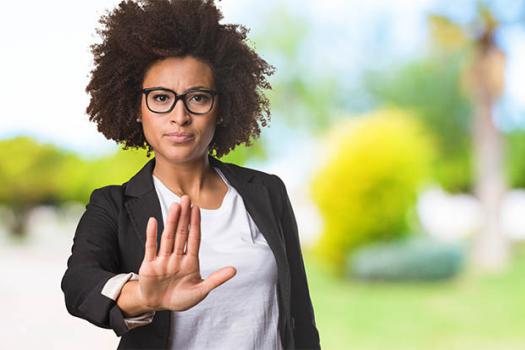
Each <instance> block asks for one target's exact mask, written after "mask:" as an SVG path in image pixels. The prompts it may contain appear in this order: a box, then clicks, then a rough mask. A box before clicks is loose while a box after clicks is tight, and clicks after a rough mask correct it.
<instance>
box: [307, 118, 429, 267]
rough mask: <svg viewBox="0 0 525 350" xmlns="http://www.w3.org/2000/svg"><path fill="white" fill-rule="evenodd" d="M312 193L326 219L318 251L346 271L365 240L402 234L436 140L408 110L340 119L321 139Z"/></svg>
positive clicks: (321, 255)
mask: <svg viewBox="0 0 525 350" xmlns="http://www.w3.org/2000/svg"><path fill="white" fill-rule="evenodd" d="M321 147H322V149H323V154H324V155H325V156H324V157H323V160H321V162H320V166H319V168H318V171H317V172H316V174H314V177H313V180H312V186H311V194H312V197H313V199H314V201H315V202H316V204H317V205H318V208H319V210H320V213H321V216H322V218H323V221H324V229H323V232H322V234H321V236H320V239H319V241H318V242H317V245H316V247H315V249H314V250H315V253H317V254H318V255H320V257H321V258H322V259H323V260H324V261H326V262H328V263H330V265H332V267H334V268H335V270H336V271H338V272H340V273H342V272H343V269H344V264H345V259H346V256H347V255H348V254H349V253H350V252H351V251H352V250H354V249H355V248H357V247H358V246H361V245H363V244H365V243H369V242H374V241H379V240H388V239H393V238H399V237H401V236H404V235H406V234H407V232H410V231H409V227H408V226H409V225H408V223H409V217H410V213H412V212H413V211H412V210H413V207H414V204H415V200H416V195H417V193H418V191H419V190H420V189H421V187H422V186H424V185H425V184H426V182H427V181H428V180H429V179H430V174H431V167H432V166H433V162H434V161H433V159H434V157H435V156H434V155H435V141H434V139H433V138H432V137H431V136H430V133H428V132H427V131H425V129H424V126H423V125H422V124H421V123H420V122H419V121H418V120H417V119H415V118H414V117H412V116H411V114H410V113H409V112H407V111H401V110H383V111H378V112H375V113H372V114H369V115H363V116H356V117H353V118H349V119H347V120H344V121H338V122H337V123H336V125H334V127H333V130H332V131H330V132H329V133H328V134H327V135H326V140H325V141H324V142H323V144H322V146H321Z"/></svg>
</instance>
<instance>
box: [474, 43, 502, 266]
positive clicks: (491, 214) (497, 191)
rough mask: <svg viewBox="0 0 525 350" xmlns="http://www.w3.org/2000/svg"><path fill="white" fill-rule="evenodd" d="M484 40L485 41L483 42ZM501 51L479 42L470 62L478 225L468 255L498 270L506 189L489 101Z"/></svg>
mask: <svg viewBox="0 0 525 350" xmlns="http://www.w3.org/2000/svg"><path fill="white" fill-rule="evenodd" d="M485 44H486V43H485ZM503 62H504V56H503V53H502V52H501V51H500V50H499V49H498V48H497V47H496V46H495V45H494V43H493V42H492V41H490V42H489V45H486V46H483V43H482V44H481V45H480V49H479V51H478V55H477V58H476V60H475V62H474V66H473V72H472V73H473V74H474V77H473V78H474V82H475V86H474V89H473V92H474V95H473V97H474V104H475V105H474V119H473V142H474V144H473V146H474V160H475V162H474V164H475V175H474V176H475V178H474V187H475V189H474V191H475V195H476V196H477V197H478V199H479V200H480V204H481V210H482V213H481V214H482V215H481V217H482V220H483V222H482V226H481V228H480V231H479V232H478V235H477V236H476V237H475V240H474V246H473V251H472V259H473V262H474V264H475V266H476V267H477V268H480V269H481V270H483V271H488V272H500V271H502V270H503V269H504V268H505V266H506V265H507V263H508V260H509V242H508V239H507V238H506V237H505V235H504V234H503V232H502V231H501V225H500V218H501V215H500V214H501V203H502V199H503V196H504V194H505V193H506V190H507V189H506V181H505V174H504V164H503V159H504V158H503V140H502V136H501V134H500V133H499V131H498V130H497V128H496V126H495V125H494V122H493V118H492V117H493V113H492V110H493V104H494V101H495V99H496V98H497V96H498V95H499V93H500V92H501V88H502V81H503V68H504V64H503Z"/></svg>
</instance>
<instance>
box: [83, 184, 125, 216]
mask: <svg viewBox="0 0 525 350" xmlns="http://www.w3.org/2000/svg"><path fill="white" fill-rule="evenodd" d="M124 185H125V184H123V185H108V186H103V187H99V188H96V189H94V190H93V191H92V192H91V195H90V197H89V202H88V204H87V205H86V208H88V207H89V206H95V207H99V208H101V209H104V210H106V211H109V212H111V213H113V214H117V213H118V212H120V209H121V208H122V206H123V197H124V196H123V193H124Z"/></svg>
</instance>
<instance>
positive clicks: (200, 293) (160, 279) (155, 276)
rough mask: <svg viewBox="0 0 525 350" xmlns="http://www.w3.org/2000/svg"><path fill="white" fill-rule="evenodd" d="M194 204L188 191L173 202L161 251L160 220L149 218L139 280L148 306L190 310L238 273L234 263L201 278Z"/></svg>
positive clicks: (197, 222)
mask: <svg viewBox="0 0 525 350" xmlns="http://www.w3.org/2000/svg"><path fill="white" fill-rule="evenodd" d="M190 204H191V203H190V198H189V196H187V195H184V196H182V198H181V202H180V205H179V204H178V203H173V204H172V205H171V206H170V208H169V210H168V214H167V218H166V227H165V228H164V231H163V233H162V237H161V242H160V249H159V251H158V254H157V220H156V219H155V218H153V217H150V218H149V221H148V225H147V228H146V247H145V254H144V260H143V261H142V265H141V266H140V270H139V281H138V284H139V288H138V289H139V294H140V299H141V303H142V304H143V305H144V306H145V307H146V308H148V309H151V310H156V311H159V310H172V311H184V310H187V309H189V308H191V307H192V306H194V305H196V304H198V303H199V302H201V301H202V300H203V299H204V298H205V297H206V296H207V295H208V293H209V292H210V291H211V290H213V289H214V288H216V287H218V286H220V285H221V284H223V283H224V282H226V281H227V280H229V279H230V278H232V277H233V276H235V274H236V273H237V270H236V269H235V268H234V267H232V266H230V267H224V268H221V269H219V270H217V271H215V272H213V273H212V274H210V275H209V276H208V277H207V278H206V279H202V278H201V274H200V267H199V247H200V240H201V230H200V209H199V207H197V206H196V205H194V206H193V207H190ZM188 224H190V227H189V229H188ZM185 244H186V251H184V246H185Z"/></svg>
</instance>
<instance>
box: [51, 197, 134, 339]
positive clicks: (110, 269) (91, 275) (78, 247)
mask: <svg viewBox="0 0 525 350" xmlns="http://www.w3.org/2000/svg"><path fill="white" fill-rule="evenodd" d="M112 203H114V201H112V199H111V194H110V191H109V187H103V188H99V189H96V190H94V191H93V192H92V193H91V197H90V199H89V203H88V204H87V205H86V211H85V212H84V213H83V215H82V217H81V218H80V221H79V223H78V225H77V228H76V231H75V236H74V238H73V246H72V248H71V255H70V257H69V259H68V261H67V269H66V271H65V273H64V276H63V277H62V282H61V288H62V291H63V293H64V297H65V303H66V308H67V310H68V312H69V313H70V314H71V315H73V316H76V317H80V318H82V319H85V320H87V321H89V322H91V323H93V324H94V325H96V326H99V327H103V328H111V329H113V331H115V333H116V334H117V336H121V335H122V334H124V333H126V332H127V331H129V329H128V327H127V326H126V323H125V321H124V316H123V314H122V311H121V310H120V308H119V307H118V306H117V304H116V302H115V301H114V300H112V299H111V298H108V297H107V296H105V295H103V294H102V293H101V292H102V289H103V288H104V285H105V284H106V282H107V281H108V280H109V279H110V278H112V277H113V276H115V275H117V274H118V273H119V271H118V266H119V261H118V255H119V254H118V240H117V233H118V227H117V218H118V210H117V207H116V206H115V205H114V204H112Z"/></svg>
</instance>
